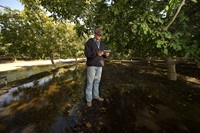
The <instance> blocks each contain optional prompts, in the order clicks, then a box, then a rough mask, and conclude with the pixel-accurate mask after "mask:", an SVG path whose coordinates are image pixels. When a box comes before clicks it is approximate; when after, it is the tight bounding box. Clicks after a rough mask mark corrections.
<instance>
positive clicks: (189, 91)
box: [0, 62, 200, 133]
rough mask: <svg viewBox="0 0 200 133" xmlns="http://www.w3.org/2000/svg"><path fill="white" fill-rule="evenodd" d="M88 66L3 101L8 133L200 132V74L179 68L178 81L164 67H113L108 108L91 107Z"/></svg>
mask: <svg viewBox="0 0 200 133" xmlns="http://www.w3.org/2000/svg"><path fill="white" fill-rule="evenodd" d="M85 68H86V66H85V63H79V64H77V65H70V66H67V67H62V68H60V69H58V70H57V71H55V72H53V73H52V74H51V75H48V76H45V77H43V78H40V79H37V80H34V81H32V82H28V83H26V84H23V85H20V86H17V87H14V88H11V89H10V90H9V92H7V93H5V94H3V95H0V132H1V133H3V132H5V133H74V132H85V133H88V132H102V133H106V132H107V133H115V132H120V133H121V132H128V133H129V132H130V133H134V132H135V133H143V132H145V133H150V132H158V133H160V132H163V133H172V132H176V133H178V132H180V133H193V132H199V131H200V117H199V116H200V97H199V95H200V82H199V81H200V77H199V72H200V71H199V69H195V68H191V65H188V64H184V65H181V64H180V65H179V66H178V69H177V72H178V74H179V76H178V80H177V81H169V80H167V78H166V68H165V65H164V64H163V63H152V64H151V65H147V64H145V63H143V62H139V63H135V62H129V63H109V62H106V66H105V67H104V68H103V74H102V80H101V84H100V95H101V96H102V97H104V98H105V100H104V102H99V101H97V100H93V101H92V102H93V104H92V107H87V106H86V102H85V85H86V84H85V83H86V69H85Z"/></svg>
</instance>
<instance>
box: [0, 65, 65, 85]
mask: <svg viewBox="0 0 200 133" xmlns="http://www.w3.org/2000/svg"><path fill="white" fill-rule="evenodd" d="M64 65H66V64H64V63H58V64H57V67H62V66H64ZM52 69H53V66H52V65H42V66H26V67H22V68H19V69H17V70H12V71H5V72H0V75H1V76H7V80H8V82H12V81H15V80H20V79H24V78H28V77H29V76H31V75H34V74H38V73H41V72H44V71H49V70H52ZM0 84H4V80H0Z"/></svg>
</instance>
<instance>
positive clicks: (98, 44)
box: [93, 38, 100, 48]
mask: <svg viewBox="0 0 200 133" xmlns="http://www.w3.org/2000/svg"><path fill="white" fill-rule="evenodd" d="M93 39H94V41H95V43H96V44H97V46H98V48H100V40H99V41H97V40H96V39H95V38H93Z"/></svg>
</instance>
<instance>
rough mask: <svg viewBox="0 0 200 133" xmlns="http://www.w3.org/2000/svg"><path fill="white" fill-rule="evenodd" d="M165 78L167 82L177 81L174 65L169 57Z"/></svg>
mask: <svg viewBox="0 0 200 133" xmlns="http://www.w3.org/2000/svg"><path fill="white" fill-rule="evenodd" d="M167 68H168V71H167V77H168V79H169V80H173V81H176V80H177V73H176V64H175V62H174V60H173V59H172V58H171V57H168V58H167Z"/></svg>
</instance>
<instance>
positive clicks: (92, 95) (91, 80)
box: [84, 28, 110, 107]
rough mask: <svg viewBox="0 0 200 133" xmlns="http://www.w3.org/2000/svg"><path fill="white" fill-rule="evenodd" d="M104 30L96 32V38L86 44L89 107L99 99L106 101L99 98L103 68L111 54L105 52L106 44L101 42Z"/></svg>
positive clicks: (98, 29) (87, 99) (99, 29)
mask: <svg viewBox="0 0 200 133" xmlns="http://www.w3.org/2000/svg"><path fill="white" fill-rule="evenodd" d="M101 36H102V30H101V28H97V29H96V30H95V34H94V38H90V39H89V40H88V41H87V42H86V44H85V50H84V52H85V56H86V57H87V62H86V65H87V87H86V101H87V106H88V107H91V106H92V100H93V99H97V100H99V101H104V99H103V98H101V97H100V96H99V83H100V80H101V74H102V67H103V66H104V58H106V57H108V56H109V55H110V53H108V52H104V50H105V49H106V46H105V44H104V43H103V42H102V41H101Z"/></svg>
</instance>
